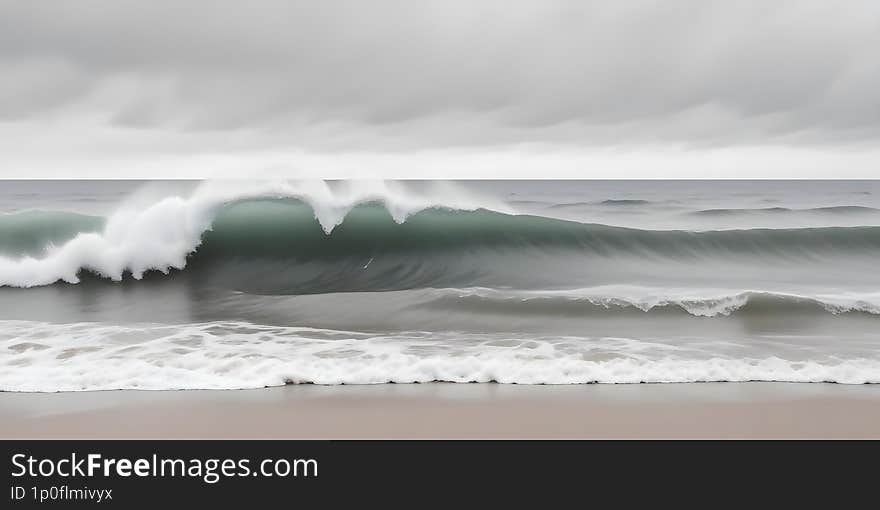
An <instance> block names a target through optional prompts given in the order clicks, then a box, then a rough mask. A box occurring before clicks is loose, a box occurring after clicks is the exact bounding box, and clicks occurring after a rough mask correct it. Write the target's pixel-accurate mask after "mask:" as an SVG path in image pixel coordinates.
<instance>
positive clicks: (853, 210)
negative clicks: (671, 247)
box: [688, 205, 880, 216]
mask: <svg viewBox="0 0 880 510" xmlns="http://www.w3.org/2000/svg"><path fill="white" fill-rule="evenodd" d="M791 213H808V214H809V213H814V214H877V213H880V209H877V208H874V207H867V206H861V205H834V206H827V207H810V208H806V209H793V208H789V207H758V208H726V209H725V208H721V209H701V210H699V211H692V212H690V213H688V214H691V215H696V216H738V215H758V214H772V215H777V214H791Z"/></svg>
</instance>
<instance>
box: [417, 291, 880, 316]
mask: <svg viewBox="0 0 880 510" xmlns="http://www.w3.org/2000/svg"><path fill="white" fill-rule="evenodd" d="M430 292H431V298H430V299H428V300H426V301H423V302H422V303H420V304H419V306H425V307H431V308H435V309H436V308H448V309H454V310H457V311H472V312H474V313H498V314H514V315H519V314H525V313H537V314H557V315H569V316H579V315H586V314H590V313H601V314H606V313H607V312H609V311H610V312H615V311H617V312H622V313H626V312H643V313H687V314H689V315H693V316H696V317H722V316H723V317H726V316H730V315H732V314H734V313H737V314H748V315H760V314H783V313H784V314H796V313H807V314H812V313H817V312H827V313H831V314H835V315H836V314H844V313H864V314H869V315H880V293H860V294H859V293H847V294H823V293H818V294H811V295H808V294H795V293H787V292H774V291H761V290H743V291H730V290H715V291H700V290H696V289H682V290H676V289H649V288H638V287H614V286H609V287H598V288H587V289H566V290H555V291H554V290H510V289H491V288H481V287H475V288H464V289H431V290H430Z"/></svg>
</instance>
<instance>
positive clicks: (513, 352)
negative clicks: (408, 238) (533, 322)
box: [0, 321, 880, 392]
mask: <svg viewBox="0 0 880 510" xmlns="http://www.w3.org/2000/svg"><path fill="white" fill-rule="evenodd" d="M0 326H2V327H0V367H3V369H2V370H0V390H5V391H48V392H54V391H79V390H108V389H151V390H160V389H197V388H199V389H234V388H256V387H264V386H277V385H283V384H287V383H307V382H311V383H317V384H343V383H345V384H373V383H385V382H399V383H411V382H428V381H437V380H439V381H450V382H471V381H476V382H488V381H497V382H501V383H523V384H573V383H591V382H598V383H639V382H695V381H753V380H755V381H791V382H822V381H827V382H838V383H851V384H859V383H880V360H878V359H874V358H870V357H865V356H851V357H846V356H843V355H842V354H840V352H837V353H835V354H834V355H821V354H820V353H817V352H813V351H805V352H804V353H802V354H803V355H801V356H788V357H783V355H782V354H780V353H777V354H772V353H770V352H769V351H765V352H763V354H761V353H760V352H759V351H755V352H754V354H755V355H754V356H751V357H743V356H738V355H736V353H737V352H740V351H727V352H726V351H725V350H724V346H725V343H724V342H716V343H714V345H713V346H712V347H711V349H710V350H706V348H705V346H703V347H700V346H699V344H695V345H691V346H681V345H670V344H665V343H663V342H660V341H649V340H633V339H626V338H607V337H606V338H586V337H567V336H562V337H560V336H555V337H525V336H517V335H500V334H491V335H488V334H483V335H480V334H456V333H442V334H441V333H426V332H421V333H419V332H415V333H396V334H389V335H371V334H367V333H359V332H347V331H334V330H321V329H312V328H300V327H277V326H261V325H254V324H250V323H237V322H222V323H218V322H212V323H199V324H184V325H126V326H119V325H109V324H89V323H78V324H50V323H44V322H30V321H2V323H0ZM740 353H741V352H740Z"/></svg>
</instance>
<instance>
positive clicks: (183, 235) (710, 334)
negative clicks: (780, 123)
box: [0, 181, 880, 392]
mask: <svg viewBox="0 0 880 510" xmlns="http://www.w3.org/2000/svg"><path fill="white" fill-rule="evenodd" d="M428 381H450V382H489V381H496V382H501V383H523V384H542V383H543V384H569V383H593V382H596V383H639V382H691V381H692V382H697V381H792V382H838V383H851V384H859V383H878V382H880V181H467V182H423V181H407V182H374V181H337V182H320V181H318V182H316V181H307V182H286V181H285V182H245V181H221V182H192V181H175V182H136V181H0V390H3V391H43V392H52V391H73V390H105V389H123V388H125V389H195V388H206V389H221V388H230V389H231V388H255V387H264V386H275V385H283V384H291V383H317V384H362V383H386V382H397V383H412V382H428Z"/></svg>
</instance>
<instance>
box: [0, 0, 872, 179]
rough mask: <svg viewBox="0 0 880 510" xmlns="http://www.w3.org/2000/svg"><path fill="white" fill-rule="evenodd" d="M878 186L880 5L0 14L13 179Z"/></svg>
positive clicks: (0, 110) (230, 8) (90, 5)
mask: <svg viewBox="0 0 880 510" xmlns="http://www.w3.org/2000/svg"><path fill="white" fill-rule="evenodd" d="M245 173H246V174H248V175H257V176H291V177H294V176H303V175H311V176H319V177H321V176H323V177H341V176H387V177H487V176H509V177H512V176H520V177H522V176H532V177H561V176H569V177H719V176H726V177H735V176H753V177H755V176H757V177H786V176H795V177H820V176H825V177H880V2H878V1H876V0H864V1H858V0H848V1H842V2H832V1H828V0H824V1H810V0H799V1H783V0H774V1H766V0H763V1H731V0H724V1H718V2H712V1H707V0H693V1H674V0H664V1H642V0H638V1H629V0H625V1H620V0H618V1H611V0H609V1H605V2H590V1H586V0H573V1H553V0H535V1H526V0H523V1H517V0H505V1H480V0H461V1H459V0H443V1H418V0H400V1H391V0H389V1H386V0H381V1H377V0H369V1H365V0H352V1H338V0H313V1H309V2H297V1H290V0H287V1H271V0H260V1H253V0H249V1H247V2H244V1H241V0H236V1H218V0H197V1H194V0H187V1H179V0H178V1H165V0H150V1H142V0H137V1H135V0H106V1H89V0H78V1H76V2H35V1H34V2H28V1H17V0H0V176H5V177H41V176H44V177H95V176H101V177H148V178H158V177H171V176H180V177H208V176H214V175H227V176H240V175H244V174H245Z"/></svg>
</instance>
